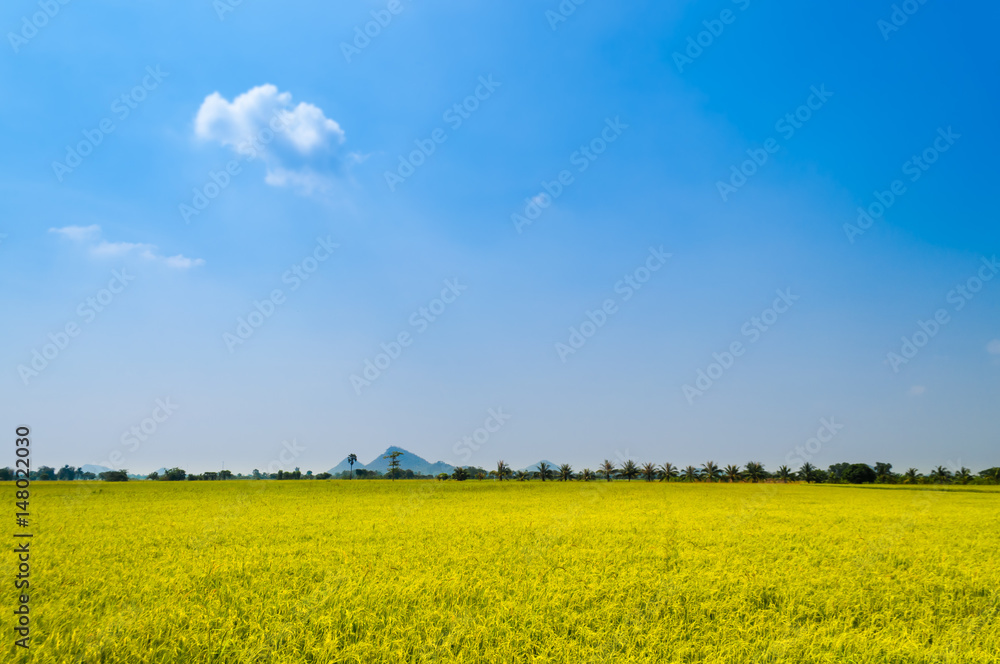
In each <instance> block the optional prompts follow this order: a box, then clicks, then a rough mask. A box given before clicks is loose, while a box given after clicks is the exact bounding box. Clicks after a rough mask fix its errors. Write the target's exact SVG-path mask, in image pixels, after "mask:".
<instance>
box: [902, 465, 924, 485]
mask: <svg viewBox="0 0 1000 664" xmlns="http://www.w3.org/2000/svg"><path fill="white" fill-rule="evenodd" d="M919 477H920V471H918V470H917V469H916V468H907V469H906V472H905V473H903V481H904V482H905V483H907V484H916V483H917V479H918V478H919Z"/></svg>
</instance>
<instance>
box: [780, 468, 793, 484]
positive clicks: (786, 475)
mask: <svg viewBox="0 0 1000 664" xmlns="http://www.w3.org/2000/svg"><path fill="white" fill-rule="evenodd" d="M778 479H779V480H781V481H782V482H786V483H787V482H788V480H790V479H792V469H791V468H789V467H788V466H779V467H778Z"/></svg>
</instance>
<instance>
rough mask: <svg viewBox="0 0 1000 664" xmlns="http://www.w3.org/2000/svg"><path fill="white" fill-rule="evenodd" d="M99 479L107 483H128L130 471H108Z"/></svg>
mask: <svg viewBox="0 0 1000 664" xmlns="http://www.w3.org/2000/svg"><path fill="white" fill-rule="evenodd" d="M99 477H100V478H101V479H102V480H104V481H105V482H128V471H127V470H125V469H124V468H123V469H122V470H108V471H105V472H103V473H101V474H100V475H99Z"/></svg>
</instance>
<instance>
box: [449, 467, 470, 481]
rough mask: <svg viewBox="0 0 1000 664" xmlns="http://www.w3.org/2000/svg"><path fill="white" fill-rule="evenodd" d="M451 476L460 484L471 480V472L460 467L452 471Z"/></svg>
mask: <svg viewBox="0 0 1000 664" xmlns="http://www.w3.org/2000/svg"><path fill="white" fill-rule="evenodd" d="M451 476H452V477H453V478H454V479H456V480H458V481H459V482H464V481H465V480H467V479H469V472H468V471H467V470H466V469H465V468H462V467H461V466H458V467H456V468H455V470H453V471H451Z"/></svg>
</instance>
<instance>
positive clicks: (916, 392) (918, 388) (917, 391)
mask: <svg viewBox="0 0 1000 664" xmlns="http://www.w3.org/2000/svg"><path fill="white" fill-rule="evenodd" d="M926 391H927V388H926V387H924V386H923V385H914V386H913V387H911V388H910V391H909V395H910V396H911V397H919V396H920V395H922V394H923V393H924V392H926Z"/></svg>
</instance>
